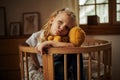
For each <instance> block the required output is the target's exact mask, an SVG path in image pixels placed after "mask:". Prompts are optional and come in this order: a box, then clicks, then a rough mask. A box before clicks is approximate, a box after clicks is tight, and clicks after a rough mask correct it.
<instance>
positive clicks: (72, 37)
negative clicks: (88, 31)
mask: <svg viewBox="0 0 120 80" xmlns="http://www.w3.org/2000/svg"><path fill="white" fill-rule="evenodd" d="M84 40H85V32H84V31H83V30H82V29H81V28H80V27H77V26H75V27H73V28H72V29H71V30H70V31H69V41H70V42H71V43H73V44H74V45H75V46H80V45H81V44H82V43H83V42H84Z"/></svg>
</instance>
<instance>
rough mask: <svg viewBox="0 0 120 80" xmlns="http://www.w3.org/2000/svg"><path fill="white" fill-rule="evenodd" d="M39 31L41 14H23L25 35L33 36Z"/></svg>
mask: <svg viewBox="0 0 120 80" xmlns="http://www.w3.org/2000/svg"><path fill="white" fill-rule="evenodd" d="M38 30H39V13H38V12H27V13H23V34H24V35H28V34H32V33H33V32H36V31H38Z"/></svg>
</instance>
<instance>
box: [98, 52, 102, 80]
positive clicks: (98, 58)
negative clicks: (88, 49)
mask: <svg viewBox="0 0 120 80" xmlns="http://www.w3.org/2000/svg"><path fill="white" fill-rule="evenodd" d="M97 53H98V60H97V61H98V66H97V68H98V69H97V76H98V79H100V62H101V60H100V51H98V52H97Z"/></svg>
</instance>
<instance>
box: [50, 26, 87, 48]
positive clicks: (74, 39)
mask: <svg viewBox="0 0 120 80" xmlns="http://www.w3.org/2000/svg"><path fill="white" fill-rule="evenodd" d="M50 40H53V41H58V42H70V43H73V44H74V45H75V46H77V47H78V46H80V45H81V44H82V43H83V42H84V40H85V32H84V31H83V30H82V29H81V28H80V27H78V26H75V27H73V28H72V29H70V31H69V34H68V36H65V37H61V36H48V41H50Z"/></svg>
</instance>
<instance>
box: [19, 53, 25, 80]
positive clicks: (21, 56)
mask: <svg viewBox="0 0 120 80" xmlns="http://www.w3.org/2000/svg"><path fill="white" fill-rule="evenodd" d="M19 55H20V69H21V80H24V64H23V54H22V51H19Z"/></svg>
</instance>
